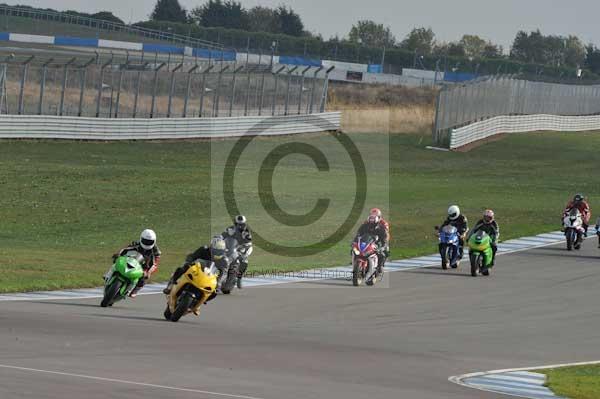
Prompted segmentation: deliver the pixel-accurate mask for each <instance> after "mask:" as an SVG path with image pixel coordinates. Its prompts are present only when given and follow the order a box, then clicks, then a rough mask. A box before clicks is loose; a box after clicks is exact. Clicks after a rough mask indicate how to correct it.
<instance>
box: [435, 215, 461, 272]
mask: <svg viewBox="0 0 600 399" xmlns="http://www.w3.org/2000/svg"><path fill="white" fill-rule="evenodd" d="M436 230H437V231H438V236H439V241H440V243H439V250H440V256H441V257H442V269H444V270H446V269H448V266H450V267H451V268H453V269H456V268H457V267H458V262H459V261H460V258H461V257H462V254H461V252H462V251H461V248H460V236H459V234H458V230H457V229H456V227H454V226H450V225H447V226H444V227H442V229H441V230H440V229H439V227H437V226H436Z"/></svg>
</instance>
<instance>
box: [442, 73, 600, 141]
mask: <svg viewBox="0 0 600 399" xmlns="http://www.w3.org/2000/svg"><path fill="white" fill-rule="evenodd" d="M542 114H545V115H567V116H577V115H596V114H600V85H588V86H586V85H567V84H556V83H544V82H532V81H527V80H522V79H515V78H512V77H510V76H502V77H487V78H482V79H478V80H476V81H473V82H470V83H467V84H461V85H456V86H447V87H444V88H443V89H442V90H441V91H440V92H439V94H438V98H437V103H436V116H435V121H434V127H433V139H434V141H435V142H436V143H437V144H438V145H446V144H449V139H450V133H451V131H452V129H457V128H460V127H463V126H467V125H470V124H472V123H475V122H479V121H483V120H486V119H489V118H493V117H496V116H503V115H504V116H512V115H542Z"/></svg>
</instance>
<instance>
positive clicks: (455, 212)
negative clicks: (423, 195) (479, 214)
mask: <svg viewBox="0 0 600 399" xmlns="http://www.w3.org/2000/svg"><path fill="white" fill-rule="evenodd" d="M459 216H460V208H459V207H458V206H456V205H452V206H451V207H450V208H448V218H449V219H450V220H456V219H458V217H459Z"/></svg>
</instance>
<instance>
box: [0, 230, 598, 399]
mask: <svg viewBox="0 0 600 399" xmlns="http://www.w3.org/2000/svg"><path fill="white" fill-rule="evenodd" d="M467 266H468V265H467V262H463V265H462V266H461V268H460V269H459V270H458V271H442V270H441V269H439V268H427V269H415V270H408V271H404V272H397V273H390V274H386V276H385V278H386V279H389V280H388V282H389V284H382V285H380V286H376V287H358V288H356V287H352V286H351V283H350V282H348V281H339V280H336V281H322V282H311V283H295V284H286V285H279V286H268V287H256V288H247V289H244V290H242V291H235V292H234V294H232V295H230V296H223V295H221V296H219V297H217V298H216V299H215V300H214V301H213V302H212V303H210V304H208V305H207V306H206V307H205V308H204V309H203V310H202V312H203V313H202V314H201V315H200V317H199V318H196V317H191V316H186V317H184V318H183V319H182V320H181V321H180V322H179V323H172V322H167V321H165V320H164V319H163V317H162V312H163V309H164V304H165V301H164V297H163V296H162V295H149V296H140V297H138V298H136V299H135V300H131V301H125V302H122V303H118V304H116V305H115V306H114V307H112V308H106V309H104V308H100V307H99V306H98V303H99V300H98V299H91V300H66V301H47V302H44V301H38V302H32V301H28V302H2V303H0V398H3V399H4V398H6V399H13V398H36V399H41V398H48V399H50V398H52V399H54V398H57V399H58V398H60V399H65V398H66V399H70V398H85V399H99V398H102V399H105V398H125V399H137V398H144V399H148V398H150V399H154V398H157V399H158V398H167V399H169V398H178V399H179V398H181V399H187V398H207V399H213V398H236V397H238V398H239V397H252V398H261V399H288V398H305V399H306V398H334V399H338V398H339V399H351V398H370V399H376V398H402V399H404V398H408V399H429V398H431V399H437V398H449V399H455V398H456V399H458V398H484V399H486V398H503V397H505V396H502V395H497V394H492V393H486V392H482V391H477V390H472V389H468V388H465V387H461V386H458V385H455V384H452V383H450V382H449V381H448V377H449V376H451V375H457V374H463V373H468V372H474V371H481V370H491V369H503V368H512V367H526V366H530V365H532V366H534V365H539V364H550V363H563V362H575V361H586V360H595V359H600V345H598V343H599V342H600V307H599V306H598V287H599V286H600V273H599V271H600V270H599V268H600V250H599V249H597V248H596V245H595V240H588V241H587V242H586V243H584V248H583V249H582V250H581V251H577V252H575V251H574V252H567V251H566V249H564V244H563V245H557V246H550V247H544V248H538V249H533V250H531V251H527V252H520V253H515V254H510V255H505V256H502V257H499V258H498V262H497V266H496V267H495V268H494V270H493V271H492V276H491V277H478V278H473V277H470V276H469V275H468V270H467Z"/></svg>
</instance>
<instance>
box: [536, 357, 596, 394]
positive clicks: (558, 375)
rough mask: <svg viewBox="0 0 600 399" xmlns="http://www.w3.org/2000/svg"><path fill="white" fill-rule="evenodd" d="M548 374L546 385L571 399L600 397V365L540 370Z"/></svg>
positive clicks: (556, 392)
mask: <svg viewBox="0 0 600 399" xmlns="http://www.w3.org/2000/svg"><path fill="white" fill-rule="evenodd" d="M537 372H538V373H542V374H545V375H546V376H547V383H546V386H547V387H548V388H550V389H551V390H552V392H554V393H555V394H556V395H559V396H563V397H567V398H570V399H597V398H600V365H589V366H573V367H561V368H557V369H547V370H538V371H537Z"/></svg>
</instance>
